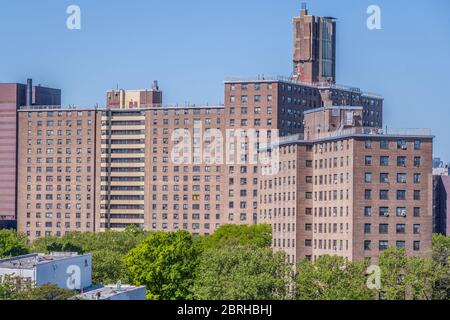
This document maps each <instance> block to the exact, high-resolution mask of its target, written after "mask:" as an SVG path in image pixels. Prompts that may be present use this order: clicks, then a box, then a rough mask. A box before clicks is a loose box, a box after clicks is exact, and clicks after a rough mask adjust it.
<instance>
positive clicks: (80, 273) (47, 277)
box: [0, 252, 92, 290]
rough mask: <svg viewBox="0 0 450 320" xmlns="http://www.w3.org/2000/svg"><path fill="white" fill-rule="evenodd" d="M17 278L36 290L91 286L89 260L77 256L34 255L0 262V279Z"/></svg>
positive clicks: (64, 254) (85, 255)
mask: <svg viewBox="0 0 450 320" xmlns="http://www.w3.org/2000/svg"><path fill="white" fill-rule="evenodd" d="M5 275H10V276H18V277H23V278H25V279H28V280H30V281H31V283H32V284H33V285H35V286H42V285H44V284H48V283H52V284H56V285H57V286H59V287H60V288H64V289H69V290H80V289H83V288H88V287H90V286H91V285H92V279H91V278H92V256H91V255H90V254H83V255H78V254H77V253H67V252H63V253H58V252H54V253H51V254H43V253H34V254H27V255H23V256H18V257H14V258H7V259H1V260H0V276H5Z"/></svg>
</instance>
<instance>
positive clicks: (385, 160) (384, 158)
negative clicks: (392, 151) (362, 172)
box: [380, 156, 389, 166]
mask: <svg viewBox="0 0 450 320" xmlns="http://www.w3.org/2000/svg"><path fill="white" fill-rule="evenodd" d="M388 165H389V157H387V156H381V157H380V166H388Z"/></svg>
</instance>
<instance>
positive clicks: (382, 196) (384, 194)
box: [380, 190, 389, 200]
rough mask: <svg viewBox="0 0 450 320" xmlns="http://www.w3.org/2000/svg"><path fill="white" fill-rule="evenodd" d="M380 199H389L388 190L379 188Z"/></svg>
mask: <svg viewBox="0 0 450 320" xmlns="http://www.w3.org/2000/svg"><path fill="white" fill-rule="evenodd" d="M380 200H389V190H380Z"/></svg>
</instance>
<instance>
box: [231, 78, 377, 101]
mask: <svg viewBox="0 0 450 320" xmlns="http://www.w3.org/2000/svg"><path fill="white" fill-rule="evenodd" d="M254 82H256V83H261V82H284V83H290V84H293V85H299V86H306V87H310V88H316V89H336V90H341V91H348V92H353V93H359V94H361V95H362V96H365V97H369V98H374V99H383V96H381V95H380V94H378V93H373V92H366V91H362V90H361V89H360V88H357V87H352V86H347V85H342V84H336V83H328V82H317V83H315V82H303V81H300V80H294V79H291V78H289V77H285V76H265V75H260V76H257V77H252V78H243V77H228V78H227V79H226V80H225V81H224V83H254Z"/></svg>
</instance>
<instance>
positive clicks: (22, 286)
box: [0, 275, 32, 300]
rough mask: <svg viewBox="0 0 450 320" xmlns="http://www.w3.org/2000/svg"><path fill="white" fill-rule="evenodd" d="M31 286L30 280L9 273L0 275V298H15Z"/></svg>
mask: <svg viewBox="0 0 450 320" xmlns="http://www.w3.org/2000/svg"><path fill="white" fill-rule="evenodd" d="M31 287H32V284H31V281H30V280H26V279H24V278H21V277H17V276H11V275H5V276H0V300H17V299H19V297H20V295H21V293H22V292H23V291H25V290H29V289H31Z"/></svg>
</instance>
